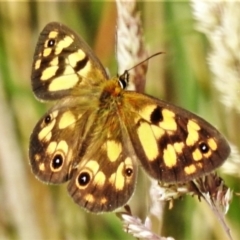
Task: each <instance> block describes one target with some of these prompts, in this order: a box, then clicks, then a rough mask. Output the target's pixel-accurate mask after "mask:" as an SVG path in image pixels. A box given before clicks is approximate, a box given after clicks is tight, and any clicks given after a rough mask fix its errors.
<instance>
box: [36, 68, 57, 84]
mask: <svg viewBox="0 0 240 240" xmlns="http://www.w3.org/2000/svg"><path fill="white" fill-rule="evenodd" d="M58 68H59V67H58V66H51V67H48V68H46V69H44V70H43V72H42V75H41V77H40V79H41V80H42V81H46V80H49V79H50V78H51V77H54V76H55V75H56V72H57V70H58Z"/></svg>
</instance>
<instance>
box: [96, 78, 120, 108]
mask: <svg viewBox="0 0 240 240" xmlns="http://www.w3.org/2000/svg"><path fill="white" fill-rule="evenodd" d="M122 93H123V89H122V88H121V86H120V85H119V82H118V78H116V77H114V78H112V79H110V80H108V81H106V82H105V83H104V85H103V90H102V93H101V95H100V99H99V100H100V105H101V107H104V105H108V104H111V103H113V102H115V103H116V102H118V100H119V99H120V98H121V97H122Z"/></svg>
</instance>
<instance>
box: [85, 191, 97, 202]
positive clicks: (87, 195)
mask: <svg viewBox="0 0 240 240" xmlns="http://www.w3.org/2000/svg"><path fill="white" fill-rule="evenodd" d="M84 199H85V201H86V202H89V203H93V202H94V201H95V197H94V196H93V195H92V194H90V193H88V194H86V196H85V197H84Z"/></svg>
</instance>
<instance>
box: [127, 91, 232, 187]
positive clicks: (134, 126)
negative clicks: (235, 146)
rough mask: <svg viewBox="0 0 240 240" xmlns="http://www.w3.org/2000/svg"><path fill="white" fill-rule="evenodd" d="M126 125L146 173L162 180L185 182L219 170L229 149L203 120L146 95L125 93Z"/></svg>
mask: <svg viewBox="0 0 240 240" xmlns="http://www.w3.org/2000/svg"><path fill="white" fill-rule="evenodd" d="M123 105H124V107H125V110H124V111H123V112H126V113H127V114H126V115H124V122H125V124H126V128H127V129H128V134H129V136H130V138H131V142H132V145H133V147H134V149H135V153H136V155H137V157H138V159H139V160H140V162H141V164H142V166H143V168H144V169H145V170H146V171H147V173H148V174H149V175H150V176H151V177H153V178H155V179H158V180H160V181H163V182H169V183H176V182H186V181H188V180H191V179H193V178H197V177H199V176H201V175H204V174H207V173H209V172H211V171H213V170H214V169H215V168H217V167H219V166H220V165H221V164H222V163H223V162H224V161H225V160H226V158H227V157H228V155H229V153H230V147H229V145H228V143H227V141H226V140H225V139H224V137H223V136H222V135H221V134H220V133H219V132H218V131H217V130H216V129H215V128H214V127H213V126H212V125H210V124H209V123H207V122H206V121H205V120H203V119H202V118H200V117H198V116H196V115H194V114H193V113H190V112H188V111H186V110H184V109H182V108H179V107H176V106H174V105H171V104H169V103H166V102H164V101H160V100H158V99H155V98H153V97H149V96H147V95H143V94H139V93H135V92H125V93H124V104H123Z"/></svg>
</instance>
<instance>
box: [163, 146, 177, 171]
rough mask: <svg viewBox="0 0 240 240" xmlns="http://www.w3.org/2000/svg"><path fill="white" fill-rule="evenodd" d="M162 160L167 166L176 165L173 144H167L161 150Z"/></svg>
mask: <svg viewBox="0 0 240 240" xmlns="http://www.w3.org/2000/svg"><path fill="white" fill-rule="evenodd" d="M163 161H164V163H165V165H166V166H167V167H169V168H172V167H174V166H176V164H177V154H176V151H175V149H174V146H173V145H171V144H168V145H167V147H166V148H165V149H164V150H163Z"/></svg>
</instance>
